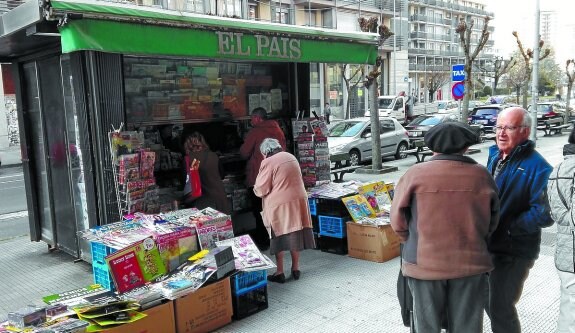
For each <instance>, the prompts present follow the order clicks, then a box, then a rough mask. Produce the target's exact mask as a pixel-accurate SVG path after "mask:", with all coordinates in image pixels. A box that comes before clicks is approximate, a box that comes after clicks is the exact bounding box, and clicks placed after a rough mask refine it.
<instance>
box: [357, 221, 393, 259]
mask: <svg viewBox="0 0 575 333" xmlns="http://www.w3.org/2000/svg"><path fill="white" fill-rule="evenodd" d="M347 252H348V255H349V256H350V257H353V258H358V259H364V260H369V261H375V262H386V261H388V260H390V259H393V258H395V257H397V256H398V255H399V238H398V237H397V235H396V234H395V232H394V231H393V229H391V226H390V225H384V226H374V225H364V224H359V223H355V222H347Z"/></svg>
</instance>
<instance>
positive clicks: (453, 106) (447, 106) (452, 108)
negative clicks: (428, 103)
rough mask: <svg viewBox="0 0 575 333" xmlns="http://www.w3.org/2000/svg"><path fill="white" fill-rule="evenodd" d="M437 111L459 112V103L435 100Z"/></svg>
mask: <svg viewBox="0 0 575 333" xmlns="http://www.w3.org/2000/svg"><path fill="white" fill-rule="evenodd" d="M434 103H435V104H437V113H459V105H458V104H457V102H456V101H447V100H446V101H435V102H434Z"/></svg>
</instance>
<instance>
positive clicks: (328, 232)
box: [318, 215, 347, 238]
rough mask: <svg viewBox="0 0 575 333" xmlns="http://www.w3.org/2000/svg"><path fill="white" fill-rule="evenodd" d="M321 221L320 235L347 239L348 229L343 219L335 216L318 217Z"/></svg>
mask: <svg viewBox="0 0 575 333" xmlns="http://www.w3.org/2000/svg"><path fill="white" fill-rule="evenodd" d="M318 219H319V235H320V236H327V237H334V238H346V237H347V228H346V226H345V219H344V218H342V217H334V216H322V215H320V216H318Z"/></svg>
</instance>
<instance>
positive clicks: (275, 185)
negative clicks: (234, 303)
mask: <svg viewBox="0 0 575 333" xmlns="http://www.w3.org/2000/svg"><path fill="white" fill-rule="evenodd" d="M260 151H261V153H262V155H264V160H263V161H262V164H261V166H260V171H259V173H258V176H257V178H256V182H255V185H254V193H255V194H256V195H257V196H258V197H261V198H262V203H263V204H262V206H263V212H262V215H263V220H264V224H265V225H266V227H267V228H268V230H270V229H271V231H270V236H271V242H270V254H275V256H276V263H277V270H276V272H275V273H274V274H273V275H270V276H268V280H269V281H272V282H279V283H284V282H285V274H284V271H283V264H284V260H283V258H284V251H290V253H291V258H292V267H291V270H292V277H293V278H294V280H298V279H299V277H300V270H299V253H300V251H302V250H305V249H313V248H315V242H314V239H313V231H312V226H311V216H310V212H309V203H308V198H307V192H306V191H305V188H304V185H303V179H302V175H301V170H300V167H299V163H298V161H297V160H296V158H295V157H294V156H293V155H292V154H290V153H286V152H284V151H283V150H282V147H281V145H280V143H279V142H278V141H277V140H276V139H271V138H267V139H265V140H264V141H263V142H262V144H261V145H260Z"/></svg>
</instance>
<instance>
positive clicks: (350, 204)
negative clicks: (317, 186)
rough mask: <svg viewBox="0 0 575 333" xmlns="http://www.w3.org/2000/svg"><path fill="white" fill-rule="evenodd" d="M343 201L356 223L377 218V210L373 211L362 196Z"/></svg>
mask: <svg viewBox="0 0 575 333" xmlns="http://www.w3.org/2000/svg"><path fill="white" fill-rule="evenodd" d="M341 201H343V204H344V205H345V207H346V208H347V210H348V211H349V214H350V215H351V218H352V219H353V220H354V221H355V222H358V221H360V220H362V219H364V218H369V217H375V216H376V215H375V210H373V208H372V207H371V205H370V204H369V202H368V201H367V199H366V198H365V197H364V196H363V195H361V194H357V195H352V196H350V197H345V198H342V199H341Z"/></svg>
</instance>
